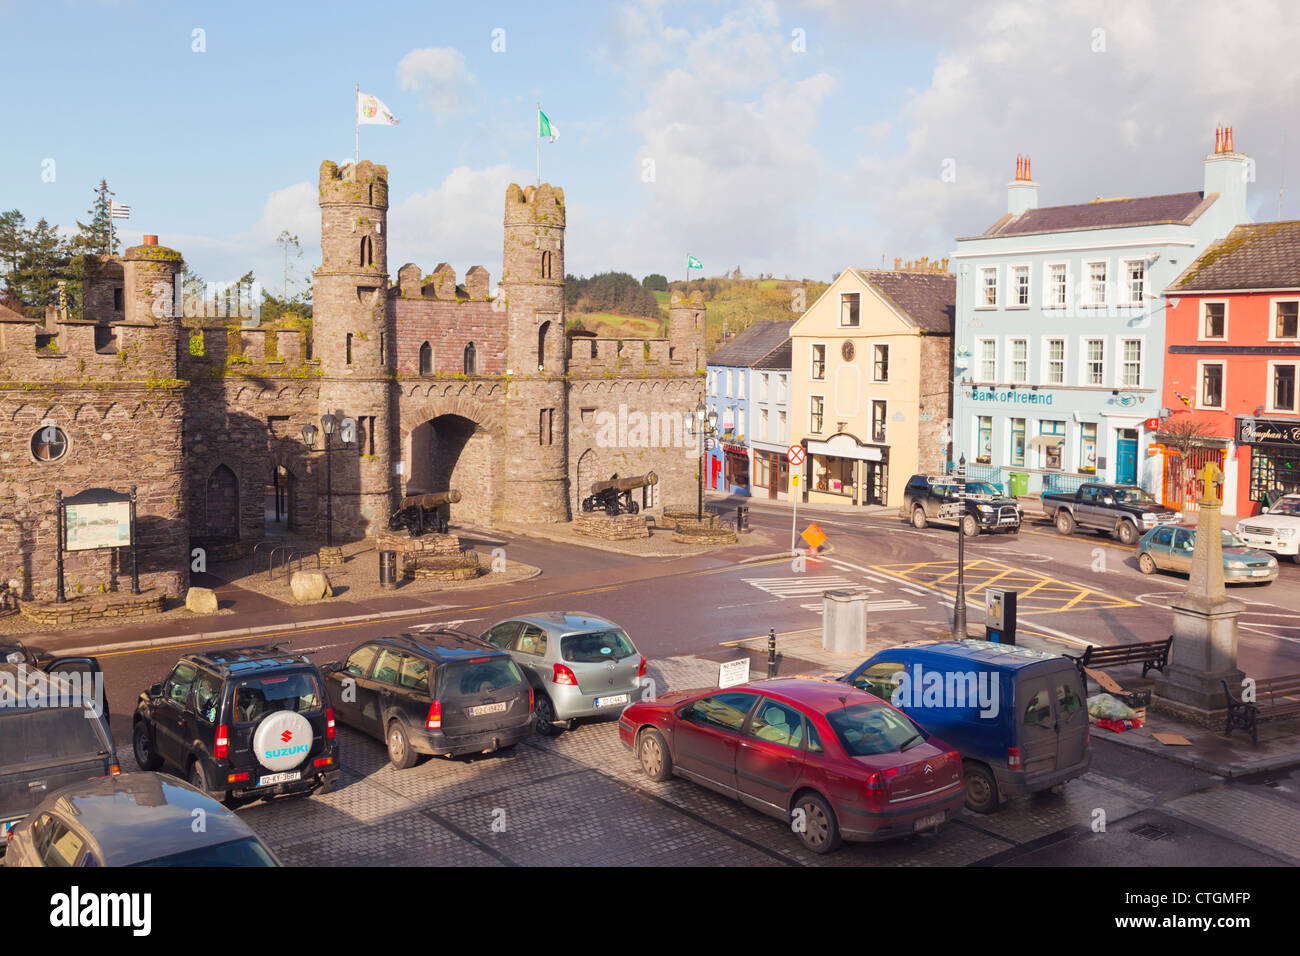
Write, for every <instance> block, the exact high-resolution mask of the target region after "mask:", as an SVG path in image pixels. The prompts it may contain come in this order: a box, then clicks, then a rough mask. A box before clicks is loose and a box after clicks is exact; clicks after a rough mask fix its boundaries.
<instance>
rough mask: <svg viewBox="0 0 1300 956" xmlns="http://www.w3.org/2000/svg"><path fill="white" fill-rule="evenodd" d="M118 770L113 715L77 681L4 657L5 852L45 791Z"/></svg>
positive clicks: (0, 791) (0, 753) (1, 803)
mask: <svg viewBox="0 0 1300 956" xmlns="http://www.w3.org/2000/svg"><path fill="white" fill-rule="evenodd" d="M74 691H75V693H74ZM37 695H39V696H37ZM118 769H119V768H118V765H117V756H116V748H115V747H114V746H113V733H112V731H111V730H110V729H109V726H108V717H107V716H106V715H105V714H103V713H100V712H98V709H97V708H96V707H95V706H94V701H93V700H91V699H89V698H87V697H86V696H85V695H84V693H82V692H81V688H80V687H79V686H78V685H76V684H73V683H71V682H64V681H63V680H62V679H61V678H60V676H59V675H58V674H47V673H45V672H43V671H32V670H28V669H26V668H25V667H22V666H20V664H19V663H10V662H8V661H4V660H0V853H3V852H4V843H5V841H4V836H5V834H6V833H8V832H9V831H10V830H11V829H12V828H13V827H15V826H16V825H17V824H19V823H20V822H21V821H22V819H23V818H24V817H26V816H27V815H28V814H29V813H31V811H32V809H33V808H34V807H35V806H36V805H37V804H39V803H40V802H41V801H42V800H43V799H44V798H45V797H46V795H48V794H50V793H52V792H54V791H56V790H59V789H61V788H63V787H66V786H68V785H69V784H72V783H79V782H81V781H85V780H89V779H91V778H94V777H103V776H106V775H110V774H115V773H117V772H118Z"/></svg>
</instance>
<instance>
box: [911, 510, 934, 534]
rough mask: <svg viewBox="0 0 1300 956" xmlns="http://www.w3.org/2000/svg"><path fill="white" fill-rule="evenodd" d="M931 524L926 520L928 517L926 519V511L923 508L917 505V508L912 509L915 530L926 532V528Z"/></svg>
mask: <svg viewBox="0 0 1300 956" xmlns="http://www.w3.org/2000/svg"><path fill="white" fill-rule="evenodd" d="M929 524H930V522H929V521H928V520H926V517H925V509H924V508H922V507H921V506H920V505H917V506H916V507H915V508H913V509H912V527H913V528H915V529H916V530H918V531H922V530H924V529H925V528H926V526H928V525H929Z"/></svg>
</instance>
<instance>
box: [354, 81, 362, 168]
mask: <svg viewBox="0 0 1300 956" xmlns="http://www.w3.org/2000/svg"><path fill="white" fill-rule="evenodd" d="M352 124H353V125H352V130H353V132H354V133H355V135H356V143H355V147H354V149H355V151H354V152H353V154H352V165H353V166H360V165H361V84H360V83H358V84H357V85H356V95H355V96H353V98H352Z"/></svg>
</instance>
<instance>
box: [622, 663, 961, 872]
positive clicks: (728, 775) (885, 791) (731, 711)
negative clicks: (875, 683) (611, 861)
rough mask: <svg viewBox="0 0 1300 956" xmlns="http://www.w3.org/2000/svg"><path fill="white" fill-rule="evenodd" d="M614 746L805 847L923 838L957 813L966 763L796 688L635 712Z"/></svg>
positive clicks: (768, 684) (882, 712)
mask: <svg viewBox="0 0 1300 956" xmlns="http://www.w3.org/2000/svg"><path fill="white" fill-rule="evenodd" d="M618 734H619V740H620V741H622V743H623V745H624V746H626V747H628V748H630V749H631V750H632V751H633V752H634V753H635V754H636V756H637V758H638V760H639V761H640V764H641V769H642V771H643V772H644V773H645V775H646V776H648V777H649V778H650V779H651V780H657V781H663V780H667V779H669V778H670V777H671V776H672V775H673V774H679V775H680V776H682V777H685V778H686V779H688V780H692V781H694V782H696V783H699V784H703V785H704V786H706V787H708V788H710V789H711V790H716V791H717V792H718V793H721V794H723V795H724V796H727V797H731V798H733V799H736V800H739V801H740V802H741V803H744V804H745V805H747V806H750V807H753V808H754V809H755V810H759V811H761V812H763V813H766V814H768V815H769V816H773V817H776V818H777V819H780V820H785V821H787V822H789V823H790V824H791V825H792V826H793V827H794V830H795V832H796V833H797V834H798V835H799V838H800V840H802V841H803V845H804V846H805V847H807V848H808V849H809V850H812V851H813V852H814V853H829V852H831V851H832V850H834V849H835V848H836V847H838V846H839V845H840V843H841V841H842V840H851V841H863V842H865V841H877V840H887V839H891V838H893V837H901V836H906V835H908V834H911V833H917V832H922V831H930V830H934V829H935V828H937V827H938V826H939V825H940V824H942V823H944V822H945V821H947V820H949V819H951V818H952V816H953V814H954V813H957V812H958V811H960V809H961V805H962V801H963V800H964V799H965V787H964V786H963V785H962V779H961V755H960V754H958V753H957V751H956V750H954V749H953V748H952V747H951V746H949V745H948V744H946V743H944V742H943V741H942V740H940V739H939V738H938V737H935V736H932V735H931V734H930V733H928V732H927V731H925V730H923V729H922V728H920V727H919V726H917V725H916V723H915V722H913V721H912V720H911V719H910V718H908V717H907V715H905V714H904V713H902V712H901V711H900V710H898V709H896V708H894V707H892V706H890V705H889V704H887V703H885V702H884V701H882V700H880V699H879V698H877V697H875V696H873V695H871V694H868V693H865V692H862V691H857V690H853V689H850V688H845V687H844V686H843V685H842V684H836V683H834V682H828V681H820V680H806V679H800V678H781V679H776V680H765V681H755V682H752V683H749V684H743V685H740V686H737V687H729V688H727V689H726V690H705V691H699V690H696V691H686V692H682V693H674V694H665V695H663V696H661V697H659V698H657V699H656V700H652V701H651V700H646V701H637V702H636V703H634V704H632V706H630V707H629V708H628V709H627V710H625V711H623V714H622V716H620V717H619V719H618Z"/></svg>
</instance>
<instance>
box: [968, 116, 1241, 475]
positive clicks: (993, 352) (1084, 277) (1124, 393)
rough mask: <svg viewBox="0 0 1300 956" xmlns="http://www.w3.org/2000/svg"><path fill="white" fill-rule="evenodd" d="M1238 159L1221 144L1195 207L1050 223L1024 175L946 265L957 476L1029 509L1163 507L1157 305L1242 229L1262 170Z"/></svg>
mask: <svg viewBox="0 0 1300 956" xmlns="http://www.w3.org/2000/svg"><path fill="white" fill-rule="evenodd" d="M1230 145H1231V144H1230V140H1228V139H1227V138H1226V137H1220V142H1219V143H1217V144H1216V150H1215V152H1214V153H1212V154H1210V155H1209V156H1207V157H1206V158H1205V164H1204V181H1203V184H1202V188H1201V189H1200V190H1198V191H1196V192H1182V193H1173V194H1170V195H1164V196H1149V197H1144V198H1138V199H1134V198H1128V197H1123V198H1116V199H1095V200H1093V201H1091V202H1085V203H1079V204H1077V205H1070V206H1048V207H1040V206H1039V205H1038V183H1036V182H1035V181H1034V180H1033V179H1032V178H1031V177H1030V175H1029V161H1028V160H1027V159H1026V160H1023V161H1021V162H1019V163H1018V166H1017V173H1016V178H1015V179H1014V180H1013V181H1012V182H1010V183H1008V184H1007V212H1006V214H1005V215H1003V216H1002V217H1001V218H1000V219H998V221H997V222H995V223H994V224H993V225H992V226H990V227H989V228H988V229H987V230H986V231H985V232H984V233H982V234H981V235H978V236H969V237H966V238H963V239H958V240H957V250H956V252H955V253H954V254H953V255H952V262H953V263H954V264H955V266H954V269H955V271H956V273H957V315H956V336H955V342H954V360H953V364H954V369H953V384H954V387H953V425H952V434H951V438H952V445H951V451H950V456H951V459H952V461H956V460H957V459H958V458H960V457H961V456H962V455H965V457H966V461H967V463H968V469H969V474H971V475H972V476H974V477H977V478H982V479H989V480H993V481H996V482H999V483H1005V484H1006V485H1007V486H1008V487H1009V489H1011V490H1012V491H1013V492H1015V493H1020V494H1024V493H1026V492H1027V493H1030V494H1037V493H1038V492H1039V491H1041V490H1043V489H1044V488H1046V489H1047V490H1057V489H1061V490H1072V489H1073V488H1075V487H1077V486H1078V484H1080V483H1082V482H1084V481H1112V482H1121V483H1132V484H1141V485H1143V487H1145V488H1147V490H1149V491H1152V492H1158V490H1159V489H1158V488H1157V485H1158V483H1159V481H1160V475H1161V459H1160V454H1159V452H1160V449H1159V448H1158V447H1157V446H1154V445H1153V444H1152V438H1153V436H1154V434H1155V429H1154V428H1152V427H1148V426H1150V425H1153V424H1154V423H1155V421H1156V420H1158V419H1160V418H1161V417H1162V416H1161V394H1162V391H1161V388H1162V376H1163V373H1164V361H1163V357H1164V351H1165V315H1164V311H1165V301H1164V299H1163V297H1162V295H1161V292H1162V290H1163V289H1165V288H1166V287H1167V286H1168V285H1169V283H1170V282H1171V281H1172V280H1173V279H1174V278H1175V277H1177V276H1178V275H1179V273H1181V272H1182V271H1183V269H1185V268H1186V267H1187V266H1188V265H1190V264H1191V262H1192V261H1193V260H1194V259H1195V258H1196V257H1197V256H1198V255H1199V254H1200V253H1201V252H1202V251H1204V249H1205V248H1206V246H1208V245H1209V244H1210V243H1212V242H1214V241H1215V240H1216V239H1219V238H1221V237H1223V236H1225V235H1227V233H1228V232H1229V231H1230V230H1231V229H1232V227H1233V226H1235V225H1237V224H1239V223H1242V222H1247V221H1248V219H1247V216H1246V184H1247V181H1248V179H1250V178H1253V167H1252V166H1251V161H1250V160H1249V159H1248V158H1247V157H1246V156H1244V155H1242V154H1240V153H1236V152H1232V151H1231V149H1230ZM1165 414H1166V415H1167V414H1168V412H1166V413H1165ZM1149 452H1150V454H1149Z"/></svg>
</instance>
